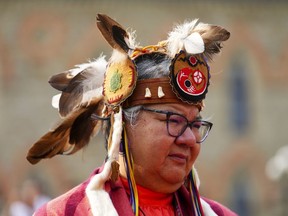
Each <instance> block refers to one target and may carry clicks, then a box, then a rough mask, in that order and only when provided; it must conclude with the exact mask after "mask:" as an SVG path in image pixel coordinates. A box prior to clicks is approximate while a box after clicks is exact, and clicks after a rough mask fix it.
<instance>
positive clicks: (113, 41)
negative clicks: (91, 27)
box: [96, 14, 130, 53]
mask: <svg viewBox="0 0 288 216" xmlns="http://www.w3.org/2000/svg"><path fill="white" fill-rule="evenodd" d="M96 19H97V27H98V28H99V30H100V31H101V33H102V35H103V36H104V38H105V39H106V40H107V42H108V43H109V44H110V45H111V46H112V48H113V49H117V50H118V51H124V52H126V53H128V51H129V49H130V45H129V37H130V36H129V34H128V33H127V32H126V30H125V29H124V28H123V27H122V26H121V25H120V24H119V23H117V22H116V21H115V20H113V19H111V18H110V17H109V16H107V15H105V14H98V15H97V17H96Z"/></svg>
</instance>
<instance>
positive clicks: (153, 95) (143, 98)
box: [123, 78, 203, 110]
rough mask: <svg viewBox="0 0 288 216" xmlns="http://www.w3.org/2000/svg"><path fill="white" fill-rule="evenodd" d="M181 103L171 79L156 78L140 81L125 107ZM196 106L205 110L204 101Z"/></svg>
mask: <svg viewBox="0 0 288 216" xmlns="http://www.w3.org/2000/svg"><path fill="white" fill-rule="evenodd" d="M179 102H182V101H181V100H180V99H179V98H178V97H177V96H176V94H175V93H174V92H173V90H172V87H171V84H170V79H169V78H154V79H143V80H138V81H137V84H136V88H135V89H134V91H133V94H132V95H131V96H130V97H129V98H128V99H127V100H126V101H125V102H124V104H123V107H124V108H129V107H133V106H137V105H145V104H161V103H179ZM194 105H195V106H197V107H198V108H199V109H200V110H201V109H202V108H203V102H202V101H201V102H198V103H195V104H194Z"/></svg>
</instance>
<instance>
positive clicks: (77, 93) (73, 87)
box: [59, 68, 93, 117]
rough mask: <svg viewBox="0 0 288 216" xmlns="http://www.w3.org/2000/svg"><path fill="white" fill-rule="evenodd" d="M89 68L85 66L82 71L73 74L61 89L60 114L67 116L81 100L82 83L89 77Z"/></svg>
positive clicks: (82, 92)
mask: <svg viewBox="0 0 288 216" xmlns="http://www.w3.org/2000/svg"><path fill="white" fill-rule="evenodd" d="M91 73H93V72H91V70H90V68H87V69H85V70H83V71H82V72H80V73H78V74H77V75H76V76H74V77H73V78H72V79H71V80H70V81H69V83H68V85H67V86H66V88H64V89H63V90H62V94H61V97H60V101H59V113H60V116H62V117H65V116H67V115H68V114H69V113H70V112H71V111H73V109H75V108H76V107H77V106H79V104H80V103H81V101H82V98H83V94H84V86H83V83H84V81H85V80H87V79H89V77H91Z"/></svg>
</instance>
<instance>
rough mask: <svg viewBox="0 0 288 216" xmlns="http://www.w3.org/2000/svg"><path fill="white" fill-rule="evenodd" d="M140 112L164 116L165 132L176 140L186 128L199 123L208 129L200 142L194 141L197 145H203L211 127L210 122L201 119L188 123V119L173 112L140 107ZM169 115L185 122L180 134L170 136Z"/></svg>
mask: <svg viewBox="0 0 288 216" xmlns="http://www.w3.org/2000/svg"><path fill="white" fill-rule="evenodd" d="M141 110H144V111H148V112H154V113H160V114H166V127H167V132H168V134H169V135H170V136H172V137H176V138H178V137H179V136H181V135H182V134H183V133H184V132H185V131H186V129H187V127H189V128H192V127H193V125H194V124H195V123H201V125H205V126H207V127H208V129H207V131H206V134H205V135H204V136H203V137H202V139H201V140H200V141H198V142H197V141H196V142H197V143H203V142H204V140H205V139H206V138H207V136H208V135H209V132H210V130H211V128H212V126H213V123H212V122H209V121H205V120H201V119H199V120H194V121H191V122H189V121H188V119H187V118H186V117H185V116H183V115H181V114H179V113H174V112H170V111H164V110H157V109H150V108H147V107H141ZM171 115H178V116H181V117H183V118H184V119H185V120H186V126H185V127H183V129H182V130H181V131H180V133H179V134H178V135H177V136H175V135H173V134H171V133H170V131H169V121H168V120H169V118H170V116H171Z"/></svg>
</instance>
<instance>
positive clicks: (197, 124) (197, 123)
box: [191, 121, 202, 129]
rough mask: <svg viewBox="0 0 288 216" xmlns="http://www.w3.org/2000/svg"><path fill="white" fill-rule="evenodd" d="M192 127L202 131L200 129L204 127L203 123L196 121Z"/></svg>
mask: <svg viewBox="0 0 288 216" xmlns="http://www.w3.org/2000/svg"><path fill="white" fill-rule="evenodd" d="M191 126H192V127H193V128H195V129H200V127H201V126H202V122H201V121H196V122H194V123H193V124H192V125H191Z"/></svg>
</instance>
